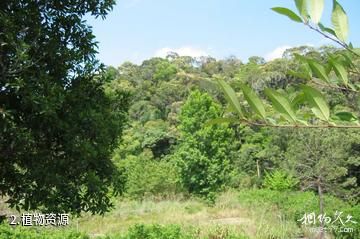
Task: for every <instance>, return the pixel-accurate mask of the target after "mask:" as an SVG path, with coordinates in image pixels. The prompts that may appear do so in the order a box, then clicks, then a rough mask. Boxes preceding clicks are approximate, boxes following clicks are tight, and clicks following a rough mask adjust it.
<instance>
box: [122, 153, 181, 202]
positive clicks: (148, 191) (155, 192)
mask: <svg viewBox="0 0 360 239" xmlns="http://www.w3.org/2000/svg"><path fill="white" fill-rule="evenodd" d="M118 165H119V168H120V171H122V172H123V173H124V178H125V181H126V182H125V194H126V195H127V196H129V197H131V198H134V199H144V198H145V197H147V196H157V197H162V198H166V197H167V196H172V195H174V194H176V193H178V192H179V191H181V189H180V186H179V183H178V174H177V172H176V170H175V168H174V166H173V165H172V163H171V162H168V161H166V160H159V161H157V160H154V159H153V158H151V157H148V156H147V155H145V154H141V155H139V156H129V157H127V158H126V159H125V160H123V161H121V162H120V163H119V164H118Z"/></svg>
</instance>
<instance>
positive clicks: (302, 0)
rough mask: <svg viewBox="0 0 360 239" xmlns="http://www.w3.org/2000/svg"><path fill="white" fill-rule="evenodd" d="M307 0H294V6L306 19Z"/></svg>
mask: <svg viewBox="0 0 360 239" xmlns="http://www.w3.org/2000/svg"><path fill="white" fill-rule="evenodd" d="M306 3H307V0H295V4H296V8H297V9H298V11H299V13H300V15H301V16H302V17H303V18H304V19H305V20H306V19H307V17H308V13H307V4H306Z"/></svg>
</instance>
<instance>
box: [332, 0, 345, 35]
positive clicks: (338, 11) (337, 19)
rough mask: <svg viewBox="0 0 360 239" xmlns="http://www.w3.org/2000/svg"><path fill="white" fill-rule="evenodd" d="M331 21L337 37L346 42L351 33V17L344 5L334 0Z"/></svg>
mask: <svg viewBox="0 0 360 239" xmlns="http://www.w3.org/2000/svg"><path fill="white" fill-rule="evenodd" d="M331 22H332V24H333V27H334V31H335V34H336V36H337V38H338V39H339V40H341V41H343V42H346V41H347V39H348V35H349V19H348V17H347V15H346V13H345V11H344V9H343V8H342V6H341V5H340V4H339V3H338V2H337V1H336V0H334V3H333V10H332V15H331Z"/></svg>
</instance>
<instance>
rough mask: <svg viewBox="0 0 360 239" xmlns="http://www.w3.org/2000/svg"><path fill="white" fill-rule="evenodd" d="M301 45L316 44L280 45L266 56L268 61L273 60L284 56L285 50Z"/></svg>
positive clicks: (311, 45) (309, 44)
mask: <svg viewBox="0 0 360 239" xmlns="http://www.w3.org/2000/svg"><path fill="white" fill-rule="evenodd" d="M320 45H321V44H320ZM299 46H308V47H315V45H314V44H312V43H306V44H303V45H298V46H289V45H284V46H279V47H277V48H275V49H274V50H273V51H271V52H269V53H268V54H266V55H265V56H264V58H265V60H266V61H272V60H274V59H279V58H282V55H283V54H284V52H285V51H286V50H287V49H290V48H294V47H299Z"/></svg>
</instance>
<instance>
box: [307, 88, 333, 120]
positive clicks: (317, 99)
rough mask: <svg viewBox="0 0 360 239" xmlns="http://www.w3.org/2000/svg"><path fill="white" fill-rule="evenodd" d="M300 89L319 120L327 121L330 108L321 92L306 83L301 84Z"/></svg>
mask: <svg viewBox="0 0 360 239" xmlns="http://www.w3.org/2000/svg"><path fill="white" fill-rule="evenodd" d="M302 89H303V91H304V93H305V96H306V99H307V101H308V102H309V104H310V106H311V107H312V108H311V110H312V112H313V113H314V114H315V116H316V117H318V118H319V119H321V120H324V121H329V117H330V109H329V106H328V105H327V103H326V100H325V98H324V96H323V95H322V94H321V92H320V91H318V90H316V89H314V88H312V87H310V86H307V85H303V86H302Z"/></svg>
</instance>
